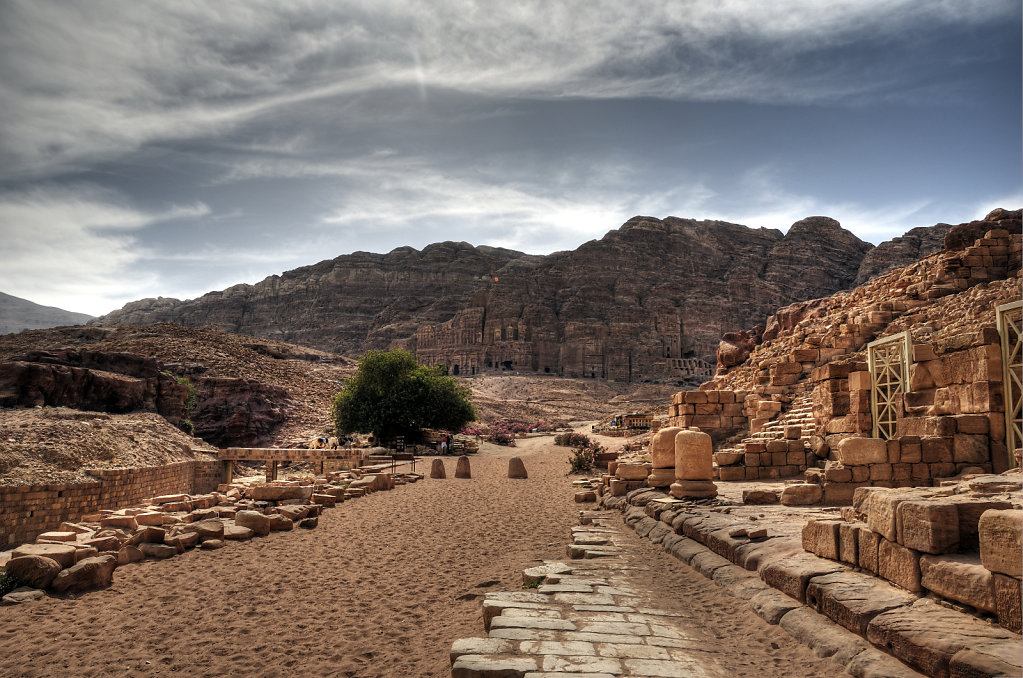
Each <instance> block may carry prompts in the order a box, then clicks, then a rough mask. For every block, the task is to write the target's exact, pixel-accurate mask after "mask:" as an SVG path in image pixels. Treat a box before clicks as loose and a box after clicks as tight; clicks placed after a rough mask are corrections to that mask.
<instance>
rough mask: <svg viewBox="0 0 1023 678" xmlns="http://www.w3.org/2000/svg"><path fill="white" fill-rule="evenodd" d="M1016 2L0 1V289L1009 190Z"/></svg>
mask: <svg viewBox="0 0 1023 678" xmlns="http://www.w3.org/2000/svg"><path fill="white" fill-rule="evenodd" d="M1021 24H1023V19H1021V3H1020V2H1019V1H1018V0H927V1H923V0H773V1H772V2H763V0H748V1H747V0H719V1H715V2H711V1H708V0H662V1H660V2H651V1H649V0H630V1H629V2H622V1H621V0H581V1H575V0H562V1H559V2H545V1H541V0H536V1H531V0H516V1H515V2H496V1H495V2H474V1H473V0H429V1H428V2H427V1H423V2H416V1H411V0H406V1H400V0H367V1H365V2H357V1H346V0H337V1H330V2H328V1H323V2H317V1H314V0H304V1H301V2H299V1H292V2H288V1H284V0H239V1H233V0H217V1H216V2H214V1H212V0H210V1H209V2H199V1H193V2H186V1H181V2H177V1H176V2H166V1H165V0H160V1H153V2H150V1H146V0H121V1H108V0H90V1H89V2H85V1H84V0H82V1H80V2H65V1H59V2H57V1H50V0H23V1H18V0H0V291H3V292H6V293H8V294H13V295H15V296H18V297H23V298H27V299H30V300H32V301H34V302H36V303H41V304H44V305H50V306H58V307H61V308H64V309H66V310H70V311H77V312H83V313H89V314H93V315H99V314H102V313H106V312H108V311H111V310H114V309H116V308H119V307H120V306H122V305H123V304H124V303H126V302H128V301H131V300H135V299H140V298H143V297H156V296H164V297H177V298H181V299H185V298H193V297H196V296H199V295H201V294H203V293H205V292H208V291H211V290H217V289H224V288H226V287H228V286H230V285H234V284H237V283H255V282H258V281H259V280H262V279H263V278H265V277H266V276H269V275H273V274H277V273H281V272H283V271H285V270H289V269H292V268H296V267H298V266H303V265H307V264H313V263H316V262H318V261H321V260H324V259H332V258H334V257H336V256H338V255H341V254H347V253H350V252H354V251H360V250H361V251H370V252H388V251H390V250H392V249H394V248H396V247H401V246H407V245H411V246H412V247H415V248H417V249H421V248H423V247H424V246H425V245H427V244H429V243H431V242H437V241H443V240H454V241H466V242H469V243H471V244H473V245H493V246H502V247H508V248H512V249H517V250H521V251H524V252H529V253H536V254H543V253H549V252H553V251H557V250H566V249H574V248H575V247H577V246H579V245H580V244H582V243H584V242H586V241H588V240H591V239H594V238H600V237H602V236H603V235H604V234H605V233H607V232H608V231H609V230H612V229H615V228H617V227H619V226H620V225H621V224H622V223H624V222H625V221H627V220H628V219H629V218H631V217H633V216H636V215H647V216H653V217H659V218H663V217H666V216H669V215H671V216H678V217H685V218H693V219H720V220H725V221H731V222H734V223H741V224H745V225H747V226H751V227H761V226H766V227H770V228H778V229H781V230H783V231H784V230H785V229H787V228H788V227H789V226H790V225H791V224H792V223H793V222H795V221H798V220H799V219H802V218H804V217H807V216H812V215H827V216H830V217H833V218H835V219H838V220H839V221H840V222H841V223H842V225H843V226H844V227H846V228H847V229H849V230H851V231H852V232H854V233H855V234H856V235H858V236H859V237H860V238H862V239H864V240H867V241H870V242H872V243H875V244H877V243H880V242H882V241H884V240H888V239H890V238H892V237H896V236H898V235H901V234H902V233H904V232H905V231H907V230H909V229H910V228H914V227H917V226H930V225H933V224H935V223H938V222H947V223H960V222H963V221H969V220H972V219H977V218H980V217H982V216H983V215H984V214H986V213H987V212H988V211H990V210H991V209H993V208H995V207H1005V208H1007V209H1016V208H1019V207H1021V206H1023V178H1021V144H1023V139H1021V122H1023V120H1021V118H1023V115H1021V99H1023V91H1021V87H1023V86H1021V77H1023V73H1021V71H1023V68H1021V52H1023V47H1021Z"/></svg>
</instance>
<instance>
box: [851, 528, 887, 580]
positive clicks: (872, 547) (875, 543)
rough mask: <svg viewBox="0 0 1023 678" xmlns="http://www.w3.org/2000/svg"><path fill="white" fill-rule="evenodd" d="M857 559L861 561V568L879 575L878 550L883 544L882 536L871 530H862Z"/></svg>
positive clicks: (859, 537)
mask: <svg viewBox="0 0 1023 678" xmlns="http://www.w3.org/2000/svg"><path fill="white" fill-rule="evenodd" d="M857 537H858V539H859V543H858V544H857V548H856V551H857V557H858V558H859V559H860V567H861V568H863V569H864V570H866V571H867V572H873V573H874V574H877V550H878V547H879V546H880V543H881V539H882V537H881V535H879V534H878V533H877V532H874V531H873V530H871V529H865V530H860V531H859V534H858V535H857Z"/></svg>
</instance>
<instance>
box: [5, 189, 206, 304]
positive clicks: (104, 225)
mask: <svg viewBox="0 0 1023 678" xmlns="http://www.w3.org/2000/svg"><path fill="white" fill-rule="evenodd" d="M208 213H209V208H208V207H207V206H206V205H203V204H201V203H197V204H194V205H187V206H172V207H170V208H169V209H167V210H165V211H162V212H144V211H140V210H137V209H134V208H132V207H130V206H128V205H125V204H124V201H123V198H121V196H118V195H116V194H114V193H112V192H110V191H106V190H103V189H100V188H98V187H96V186H91V185H78V186H66V187H61V186H46V187H38V188H35V189H31V190H28V191H17V192H7V193H2V194H0V224H2V240H3V249H4V264H3V266H0V289H3V290H4V291H6V292H8V293H10V294H13V295H15V296H20V297H25V298H28V299H31V300H32V301H35V302H36V303H41V304H45V305H52V306H63V307H65V308H66V307H67V300H68V299H69V298H76V299H78V300H80V303H76V304H75V307H74V308H68V310H72V311H79V312H83V313H90V314H94V315H98V314H100V313H104V312H106V311H109V310H110V309H112V308H116V307H117V306H120V305H121V304H123V303H125V302H126V301H130V300H131V299H136V298H138V297H140V296H145V294H144V293H146V292H151V291H153V290H157V289H160V287H159V282H160V280H159V276H158V275H157V274H156V273H155V272H149V271H147V270H145V269H144V268H141V269H140V268H138V267H137V266H136V264H137V263H138V262H139V261H140V260H141V259H142V258H143V257H144V256H145V252H144V251H143V250H142V248H141V247H140V246H139V242H138V238H137V233H138V231H140V230H141V229H143V228H145V227H147V226H150V225H153V224H159V223H164V222H168V221H172V220H175V219H182V218H192V217H196V216H202V215H205V214H208Z"/></svg>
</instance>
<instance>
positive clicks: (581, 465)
mask: <svg viewBox="0 0 1023 678" xmlns="http://www.w3.org/2000/svg"><path fill="white" fill-rule="evenodd" d="M603 451H604V448H603V447H602V446H600V445H598V444H597V443H589V444H587V445H584V446H581V447H577V448H575V451H573V452H572V456H571V457H569V458H568V463H569V465H570V466H571V467H572V470H571V471H570V473H592V472H593V466H594V463H595V462H596V458H597V455H598V454H600V453H601V452H603Z"/></svg>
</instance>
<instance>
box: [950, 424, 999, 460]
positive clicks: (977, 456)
mask: <svg viewBox="0 0 1023 678" xmlns="http://www.w3.org/2000/svg"><path fill="white" fill-rule="evenodd" d="M972 416H979V415H972ZM981 418H982V419H983V420H984V422H985V423H986V422H987V418H986V417H981ZM952 461H953V462H956V463H966V464H983V463H985V462H990V461H991V447H990V438H988V436H987V435H986V434H985V435H973V434H967V433H957V434H956V435H955V436H954V438H953V442H952Z"/></svg>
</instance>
